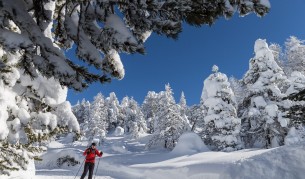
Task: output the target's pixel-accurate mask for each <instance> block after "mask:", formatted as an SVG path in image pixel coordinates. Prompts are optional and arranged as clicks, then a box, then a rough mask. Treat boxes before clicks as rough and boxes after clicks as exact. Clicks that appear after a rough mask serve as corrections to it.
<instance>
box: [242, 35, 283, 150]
mask: <svg viewBox="0 0 305 179" xmlns="http://www.w3.org/2000/svg"><path fill="white" fill-rule="evenodd" d="M254 52H255V57H254V58H252V59H251V60H250V67H249V70H248V72H247V73H246V74H245V76H244V78H243V82H244V83H245V85H246V86H247V91H248V93H247V95H246V97H245V99H244V101H243V106H242V107H241V108H240V109H239V110H240V114H241V118H242V134H243V141H244V143H245V145H246V147H266V148H269V147H276V146H279V145H283V142H284V137H285V135H286V133H287V120H286V119H285V118H283V117H282V113H281V111H280V109H279V108H280V106H279V102H280V101H281V100H282V98H283V97H284V96H285V95H284V94H282V92H281V89H280V88H279V86H280V84H282V83H285V82H286V81H287V80H286V76H285V74H284V72H283V70H282V69H281V68H280V67H279V66H278V65H277V63H276V62H275V60H274V56H273V53H272V51H271V50H270V49H269V48H268V45H267V43H266V41H265V40H261V39H258V40H257V41H256V42H255V46H254Z"/></svg>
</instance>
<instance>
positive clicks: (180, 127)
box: [146, 85, 190, 149]
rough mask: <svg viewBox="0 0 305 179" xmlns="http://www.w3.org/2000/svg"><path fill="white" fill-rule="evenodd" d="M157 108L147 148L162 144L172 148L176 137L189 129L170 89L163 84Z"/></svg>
mask: <svg viewBox="0 0 305 179" xmlns="http://www.w3.org/2000/svg"><path fill="white" fill-rule="evenodd" d="M159 97H160V98H159V109H158V113H157V117H156V121H155V123H156V124H155V129H154V133H153V137H152V138H151V140H150V141H149V142H148V144H147V146H146V147H147V148H153V147H155V146H160V145H161V146H163V147H164V148H168V149H173V148H174V147H175V145H176V143H177V140H178V138H179V137H180V136H181V135H182V134H183V133H184V132H185V131H188V130H189V129H190V126H189V123H188V121H185V118H183V117H181V115H180V114H181V113H180V110H179V107H178V105H177V104H176V102H175V99H174V97H173V92H172V89H171V87H170V86H169V85H166V86H165V91H163V92H161V93H160V96H159Z"/></svg>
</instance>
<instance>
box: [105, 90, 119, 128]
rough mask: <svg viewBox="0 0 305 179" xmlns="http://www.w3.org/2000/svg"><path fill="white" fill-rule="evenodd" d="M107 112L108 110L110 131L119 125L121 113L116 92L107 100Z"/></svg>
mask: <svg viewBox="0 0 305 179" xmlns="http://www.w3.org/2000/svg"><path fill="white" fill-rule="evenodd" d="M106 104H107V110H108V121H107V123H108V124H109V126H108V130H109V131H110V130H113V129H115V128H116V127H117V125H118V117H119V113H120V103H119V100H118V98H117V97H116V95H115V93H114V92H111V93H110V94H109V97H107V98H106Z"/></svg>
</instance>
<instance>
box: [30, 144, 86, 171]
mask: <svg viewBox="0 0 305 179" xmlns="http://www.w3.org/2000/svg"><path fill="white" fill-rule="evenodd" d="M41 158H42V161H37V162H36V165H37V166H38V168H49V169H53V168H59V167H60V168H62V167H64V168H65V167H72V166H74V165H75V164H76V163H78V164H80V163H81V162H82V161H83V160H84V157H83V156H82V151H80V150H78V149H74V148H65V149H55V150H52V149H51V150H50V149H49V150H48V152H47V153H45V154H44V155H42V156H41ZM61 160H66V162H61ZM71 161H73V164H71Z"/></svg>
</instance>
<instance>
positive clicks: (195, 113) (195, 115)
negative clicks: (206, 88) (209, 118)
mask: <svg viewBox="0 0 305 179" xmlns="http://www.w3.org/2000/svg"><path fill="white" fill-rule="evenodd" d="M202 107H203V106H202V105H201V103H200V104H195V105H193V106H190V107H189V108H188V110H187V112H186V115H187V118H188V120H189V123H190V126H191V131H193V132H196V133H200V132H201V131H202V129H203V126H204V120H203V119H204V115H205V112H204V109H203V108H202Z"/></svg>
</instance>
